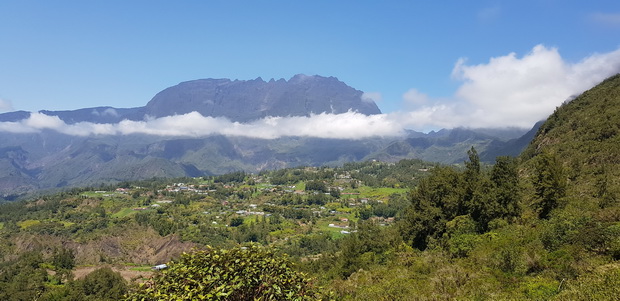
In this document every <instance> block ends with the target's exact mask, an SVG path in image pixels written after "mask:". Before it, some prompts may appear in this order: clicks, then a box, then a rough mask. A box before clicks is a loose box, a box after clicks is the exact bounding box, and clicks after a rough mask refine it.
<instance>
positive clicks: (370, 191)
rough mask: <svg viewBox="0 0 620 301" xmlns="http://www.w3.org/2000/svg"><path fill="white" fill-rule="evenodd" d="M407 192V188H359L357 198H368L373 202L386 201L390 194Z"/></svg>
mask: <svg viewBox="0 0 620 301" xmlns="http://www.w3.org/2000/svg"><path fill="white" fill-rule="evenodd" d="M407 191H409V189H408V188H390V187H380V188H373V187H366V186H364V187H360V188H359V192H360V194H359V197H360V198H369V199H373V200H384V201H386V200H388V199H389V198H390V195H392V194H395V193H396V194H401V193H406V192H407Z"/></svg>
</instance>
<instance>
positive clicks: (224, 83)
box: [144, 75, 381, 122]
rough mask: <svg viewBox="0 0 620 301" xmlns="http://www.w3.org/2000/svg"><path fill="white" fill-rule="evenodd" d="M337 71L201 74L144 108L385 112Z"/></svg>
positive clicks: (159, 111) (251, 113)
mask: <svg viewBox="0 0 620 301" xmlns="http://www.w3.org/2000/svg"><path fill="white" fill-rule="evenodd" d="M362 94H363V93H362V91H359V90H355V89H353V88H351V87H349V86H347V85H346V84H345V83H343V82H341V81H339V80H338V79H337V78H335V77H321V76H306V75H296V76H294V77H293V78H291V79H290V80H289V81H285V80H283V79H281V80H278V81H275V80H271V81H269V82H265V81H263V80H262V79H261V78H260V77H259V78H257V79H255V80H248V81H239V80H235V81H231V80H228V79H200V80H193V81H188V82H183V83H180V84H178V85H176V86H173V87H170V88H167V89H165V90H163V91H161V92H159V93H158V94H157V95H155V97H153V99H152V100H151V101H150V102H149V103H148V104H147V105H146V107H145V108H144V113H145V114H147V115H149V116H152V117H163V116H170V115H178V114H186V113H190V112H192V111H197V112H199V113H200V114H202V115H203V116H212V117H226V118H228V119H230V120H232V121H238V122H247V121H251V120H256V119H260V118H263V117H266V116H308V115H310V114H312V113H314V114H320V113H334V114H339V113H345V112H347V111H349V110H352V111H357V112H359V113H362V114H366V115H371V114H380V113H381V111H380V110H379V108H378V107H377V105H376V104H375V103H374V102H372V101H371V102H369V101H364V100H362Z"/></svg>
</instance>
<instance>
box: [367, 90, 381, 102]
mask: <svg viewBox="0 0 620 301" xmlns="http://www.w3.org/2000/svg"><path fill="white" fill-rule="evenodd" d="M362 100H363V101H366V102H373V101H374V102H380V101H382V100H383V96H382V95H381V93H379V92H364V94H362Z"/></svg>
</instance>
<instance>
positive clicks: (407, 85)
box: [0, 0, 620, 128]
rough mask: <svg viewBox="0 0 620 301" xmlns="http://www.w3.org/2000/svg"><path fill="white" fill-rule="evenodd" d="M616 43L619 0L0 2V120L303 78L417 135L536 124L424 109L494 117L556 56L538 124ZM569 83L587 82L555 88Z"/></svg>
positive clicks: (611, 55) (604, 62) (595, 76)
mask: <svg viewBox="0 0 620 301" xmlns="http://www.w3.org/2000/svg"><path fill="white" fill-rule="evenodd" d="M537 47H538V48H537ZM619 47H620V1H617V0H615V1H598V0H595V1H561V0H537V1H527V0H526V1H432V2H431V1H290V0H289V1H63V0H59V1H5V0H0V112H2V111H12V110H26V111H38V110H42V109H48V110H69V109H78V108H84V107H96V106H113V107H120V108H123V107H136V106H143V105H144V104H146V103H147V102H148V101H149V100H150V99H151V98H152V97H153V96H154V95H155V94H156V93H157V92H159V91H161V90H162V89H164V88H166V87H169V86H172V85H175V84H177V83H179V82H182V81H187V80H193V79H199V78H231V79H241V80H244V79H254V78H256V77H259V76H260V77H262V78H263V79H265V80H268V79H270V78H275V79H279V78H285V79H288V78H290V77H292V76H293V75H295V74H298V73H303V74H307V75H315V74H318V75H322V76H335V77H337V78H338V79H340V80H341V81H343V82H345V83H347V84H348V85H350V86H352V87H354V88H356V89H359V90H362V91H364V92H368V95H369V96H371V97H373V98H374V99H375V100H376V101H377V104H378V105H379V107H380V108H381V110H382V111H383V112H384V113H389V114H395V115H394V116H397V115H398V116H400V117H399V118H421V119H420V120H422V119H424V122H419V124H414V125H411V127H414V128H415V127H418V128H428V127H433V126H435V127H444V126H459V125H466V126H467V125H471V126H487V125H488V126H494V125H505V126H526V125H527V123H530V122H531V121H530V120H528V121H527V123H523V124H518V122H517V121H514V122H512V123H505V124H502V122H499V121H489V122H486V123H485V122H478V123H479V124H476V122H474V121H472V120H468V119H467V118H464V119H463V120H461V122H456V121H455V122H452V121H445V120H444V121H443V123H442V122H435V121H433V120H435V119H433V118H435V117H433V114H432V113H429V112H443V113H442V114H443V115H442V116H447V117H446V118H444V119H446V120H448V119H449V120H460V119H459V118H460V117H458V116H452V115H450V114H457V115H458V112H461V111H462V109H463V108H465V107H471V105H472V104H474V105H475V106H478V107H476V109H475V110H471V111H468V112H465V113H466V114H468V115H471V116H474V115H476V114H481V116H484V115H493V114H489V113H485V112H486V111H485V110H486V109H485V108H486V107H487V106H492V105H493V104H491V103H490V102H489V101H487V102H486V103H485V101H483V100H481V101H480V102H478V100H477V99H476V98H477V97H478V95H481V98H482V99H484V98H485V97H487V98H488V99H491V98H498V96H497V95H486V96H485V95H484V93H487V92H488V90H489V89H488V85H489V82H484V83H483V82H482V81H485V79H489V78H491V79H493V76H492V75H490V74H497V72H498V70H499V71H502V70H503V69H502V68H506V69H509V70H513V71H514V72H518V70H520V68H521V67H519V66H522V65H524V64H525V65H527V66H529V67H528V68H526V69H527V70H529V71H528V72H534V73H540V72H537V71H536V70H537V68H538V65H536V64H541V65H542V66H543V67H541V68H543V69H544V68H547V67H545V66H546V64H547V63H548V61H553V60H559V61H558V62H556V63H557V64H559V65H557V66H555V65H554V66H555V67H550V70H551V69H553V72H552V71H549V72H550V73H548V75H549V76H550V77H554V78H555V77H557V78H555V79H554V80H553V82H554V84H556V86H554V85H549V86H547V88H545V89H546V92H547V93H548V92H549V91H548V90H550V89H555V90H562V91H563V89H565V88H566V89H565V90H566V91H564V92H563V93H564V94H562V93H558V95H557V96H554V97H556V98H557V99H555V100H553V101H555V103H557V104H552V102H553V101H550V102H549V104H547V106H546V107H544V108H533V109H532V110H534V109H539V110H540V111H545V112H543V113H541V114H540V115H541V116H544V115H545V114H548V112H547V111H549V110H550V108H553V107H554V106H555V105H559V103H561V101H563V100H564V99H565V98H566V96H568V95H565V94H574V93H577V92H581V91H582V90H584V89H587V88H589V87H590V86H591V85H592V84H594V83H589V81H588V80H585V79H584V78H581V77H580V78H576V77H577V76H583V75H580V74H583V73H584V72H585V71H584V70H587V72H589V73H587V74H586V75H587V79H589V80H591V81H599V80H600V78H604V77H606V76H609V75H610V74H613V73H617V72H620V52H618V49H619ZM528 58H531V60H530V62H529V63H525V61H526V60H527V59H528ZM588 59H590V61H589V63H588V62H586V61H588ZM592 61H597V62H598V63H592ZM502 62H503V63H502ZM496 63H498V64H496ZM499 63H502V64H499ZM515 66H517V67H515ZM558 66H561V67H558ZM616 67H618V68H617V69H616ZM597 68H598V69H597ZM601 68H603V69H605V68H606V69H605V70H602V71H599V69H601ZM610 68H611V69H610ZM556 69H557V70H556ZM560 69H561V70H560ZM566 70H573V71H570V72H572V73H570V72H569V71H566ZM574 70H577V71H574ZM562 72H564V73H570V74H568V75H566V76H565V77H563V76H560V75H558V74H559V73H562ZM481 73H483V74H481ZM500 73H502V72H500ZM503 73H505V72H503ZM503 73H502V74H503ZM543 73H544V72H543ZM544 74H546V73H544ZM567 77H568V78H570V79H571V80H574V81H575V82H577V83H583V82H586V81H587V82H588V83H584V84H583V85H578V84H574V85H572V86H579V87H577V88H570V87H563V86H562V87H558V86H557V85H559V83H561V82H568V81H569V80H567ZM528 78H529V77H528ZM511 81H512V80H511V79H510V78H505V79H504V81H503V82H501V83H497V82H496V83H494V84H493V85H495V86H497V87H502V86H503V85H504V84H505V83H506V82H511ZM485 84H486V85H487V86H484V85H485ZM530 84H531V85H534V86H536V85H537V83H536V82H534V83H530V82H521V83H520V86H519V85H517V86H515V87H512V86H507V87H506V88H505V91H506V92H507V93H510V92H511V89H514V90H515V91H521V90H522V89H524V87H525V89H526V90H527V89H529V86H527V85H530ZM467 85H469V87H468V86H467ZM412 89H413V90H412ZM539 90H540V89H539ZM579 90H581V91H579ZM528 91H529V90H528ZM538 92H540V91H538ZM488 93H490V92H488ZM536 93H537V92H536V91H532V93H530V94H528V95H527V97H537V95H538V94H536ZM511 95H515V93H512V94H511ZM500 98H503V97H500ZM507 98H510V99H511V100H510V101H511V102H512V103H516V102H520V101H521V100H520V99H519V98H518V97H516V96H514V97H512V98H511V97H507ZM559 98H563V99H559ZM506 101H508V100H506ZM495 105H496V106H502V105H504V104H503V103H501V102H498V103H496V104H495ZM522 106H525V105H522ZM478 109H479V110H478ZM442 110H444V111H442ZM528 112H529V111H528V110H523V114H529V113H528ZM405 113H412V114H409V115H407V116H408V117H407V116H404V115H403V114H405ZM399 114H400V115H399ZM425 118H426V119H425ZM536 118H539V116H536ZM431 119H432V120H431ZM501 119H504V118H502V116H500V115H499V113H498V115H497V116H496V117H495V120H501Z"/></svg>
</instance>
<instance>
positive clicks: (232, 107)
mask: <svg viewBox="0 0 620 301" xmlns="http://www.w3.org/2000/svg"><path fill="white" fill-rule="evenodd" d="M362 95H363V92H362V91H359V90H356V89H354V88H352V87H349V86H348V85H346V84H345V83H343V82H341V81H339V80H338V79H336V78H334V77H321V76H306V75H296V76H294V77H293V78H291V79H289V80H284V79H281V80H270V81H264V80H262V79H261V78H257V79H255V80H248V81H240V80H229V79H201V80H194V81H188V82H183V83H180V84H178V85H176V86H173V87H169V88H167V89H164V90H163V91H161V92H159V93H158V94H157V95H155V96H154V97H153V99H152V100H151V101H150V102H148V103H147V104H146V105H145V106H144V107H138V108H113V107H105V106H104V107H96V108H84V109H79V110H72V111H41V113H43V114H45V115H48V116H58V118H60V119H61V120H62V121H64V122H65V123H67V124H77V123H79V122H91V123H98V124H106V123H118V122H121V121H123V120H136V121H139V120H144V119H145V118H147V117H148V118H158V117H165V116H173V115H181V114H186V113H189V112H194V111H196V112H199V113H200V114H202V115H203V116H211V117H225V118H227V119H229V120H231V121H235V122H247V121H252V120H256V119H260V118H263V117H266V116H309V115H311V114H320V113H334V114H339V113H345V112H347V111H354V112H358V113H362V114H365V115H374V114H380V113H381V111H380V110H379V108H378V107H377V105H376V104H375V103H374V102H373V101H372V100H368V99H363V97H362ZM29 116H30V113H29V112H23V111H19V112H10V113H4V114H0V122H18V121H20V120H23V119H25V118H28V117H29ZM536 129H537V127H535V128H534V129H533V130H532V132H530V133H526V131H525V130H520V129H478V130H472V129H465V128H457V129H450V130H448V129H445V130H441V131H438V132H431V133H428V134H425V133H419V132H414V131H411V132H409V133H407V135H406V136H405V137H398V138H385V137H383V138H381V137H378V138H372V139H358V140H348V139H321V138H311V137H283V138H278V139H269V140H267V139H257V138H246V137H236V136H222V135H211V136H207V137H202V138H187V137H160V136H152V135H137V134H133V135H91V136H86V137H79V136H71V135H65V134H60V133H58V132H55V131H52V130H42V131H40V132H36V133H8V132H0V198H4V199H15V198H17V197H19V196H22V195H25V194H29V193H32V192H36V191H39V190H44V189H57V188H62V187H72V186H85V185H100V184H104V183H110V182H119V181H124V180H136V179H144V178H153V177H182V176H201V175H215V174H223V173H227V172H232V171H238V170H244V171H248V172H258V171H261V170H265V169H276V168H284V167H291V166H302V165H310V166H318V165H339V164H342V163H345V162H351V161H362V160H382V161H397V160H400V159H404V158H419V159H423V160H427V161H433V162H441V163H448V164H451V163H461V162H463V161H464V159H465V157H464V156H465V154H466V153H467V152H466V151H467V149H469V148H470V147H471V146H474V147H476V149H478V152H479V153H480V154H481V158H482V159H483V160H485V161H489V162H490V161H493V160H494V158H495V156H497V155H517V154H518V153H519V152H520V151H521V150H522V149H523V148H524V147H525V146H527V144H528V143H529V141H530V140H531V139H532V137H533V133H535V132H536ZM522 135H525V136H522Z"/></svg>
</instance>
